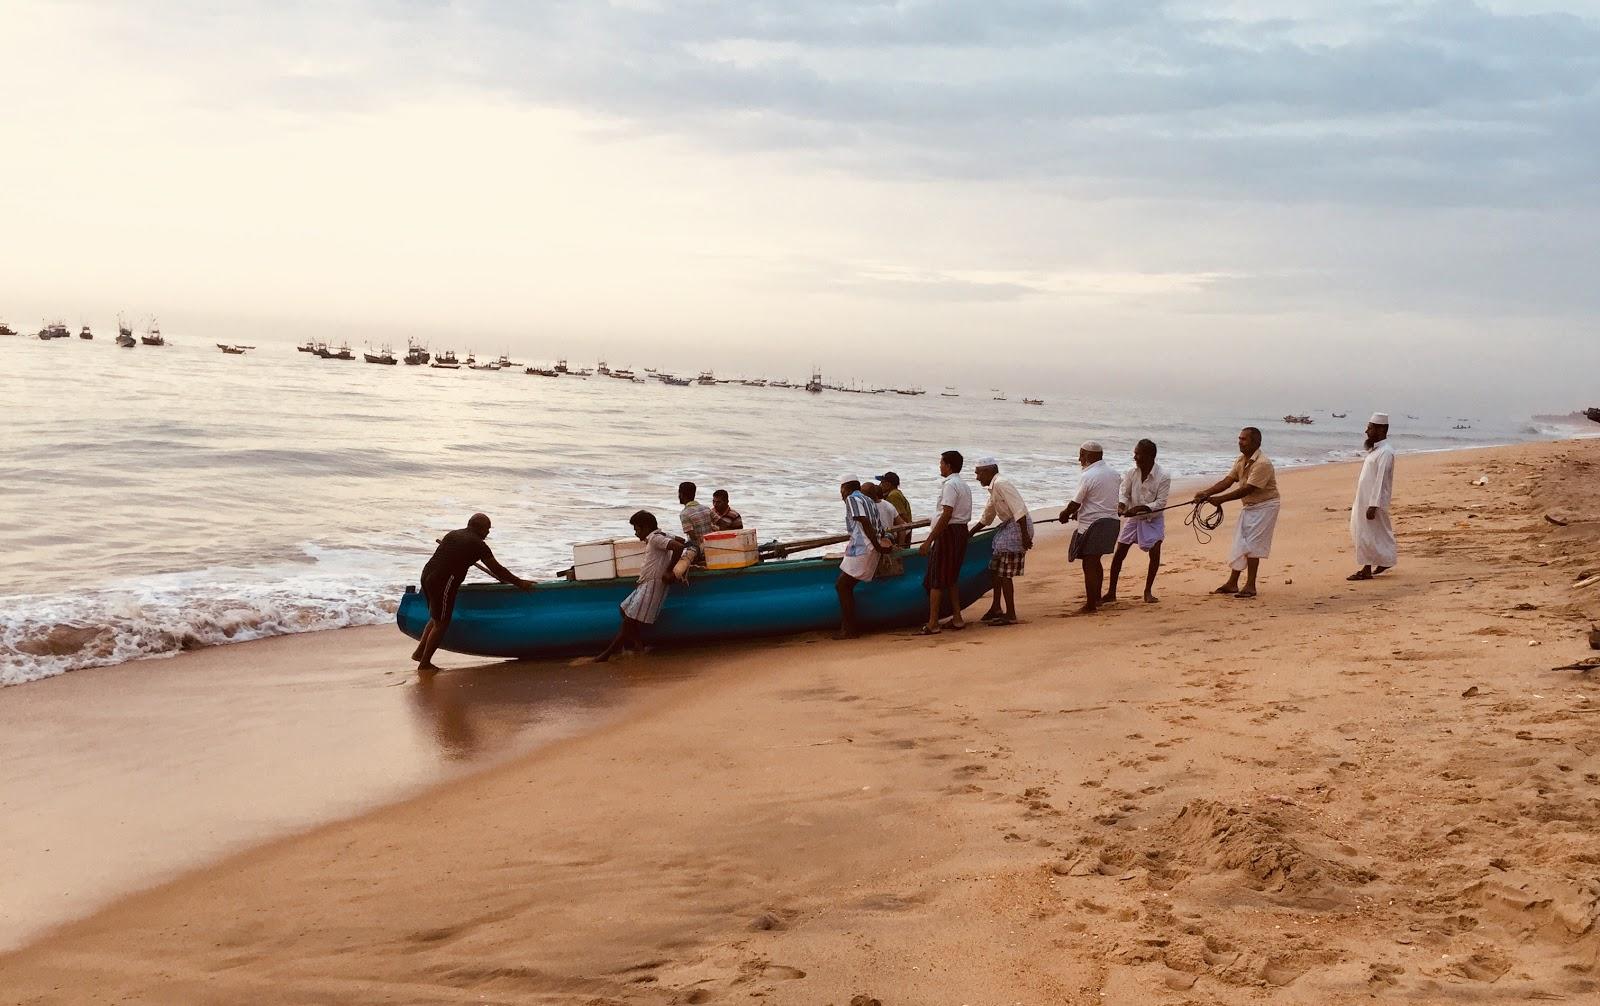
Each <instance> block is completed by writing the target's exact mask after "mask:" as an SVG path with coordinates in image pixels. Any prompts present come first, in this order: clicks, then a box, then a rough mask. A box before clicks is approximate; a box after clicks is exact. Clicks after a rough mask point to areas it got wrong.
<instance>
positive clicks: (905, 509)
mask: <svg viewBox="0 0 1600 1006" xmlns="http://www.w3.org/2000/svg"><path fill="white" fill-rule="evenodd" d="M883 498H884V499H886V500H888V501H889V503H890V505H892V506H893V507H894V510H895V513H898V514H899V515H900V519H901V520H903V521H905V522H906V523H907V524H909V523H911V501H910V500H908V499H906V494H905V493H903V492H901V491H900V490H899V489H890V490H889V491H888V492H887V493H885V494H884V497H883Z"/></svg>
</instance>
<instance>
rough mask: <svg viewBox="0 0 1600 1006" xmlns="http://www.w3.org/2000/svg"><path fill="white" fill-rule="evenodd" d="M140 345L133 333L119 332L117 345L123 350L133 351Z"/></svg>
mask: <svg viewBox="0 0 1600 1006" xmlns="http://www.w3.org/2000/svg"><path fill="white" fill-rule="evenodd" d="M138 344H139V340H138V339H135V338H134V337H133V333H132V332H129V331H126V330H122V331H118V332H117V345H119V346H121V347H122V348H123V349H132V348H133V347H135V346H137V345H138Z"/></svg>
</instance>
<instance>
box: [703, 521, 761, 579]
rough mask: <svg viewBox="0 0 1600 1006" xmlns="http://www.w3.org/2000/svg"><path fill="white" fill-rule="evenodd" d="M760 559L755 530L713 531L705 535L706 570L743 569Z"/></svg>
mask: <svg viewBox="0 0 1600 1006" xmlns="http://www.w3.org/2000/svg"><path fill="white" fill-rule="evenodd" d="M760 559H761V555H760V552H759V550H758V549H757V547H756V531H755V528H745V529H744V530H742V531H713V532H711V533H710V534H708V535H706V568H707V569H743V568H744V567H745V566H754V565H755V564H756V563H757V562H759V561H760Z"/></svg>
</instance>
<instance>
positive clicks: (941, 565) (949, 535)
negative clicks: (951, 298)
mask: <svg viewBox="0 0 1600 1006" xmlns="http://www.w3.org/2000/svg"><path fill="white" fill-rule="evenodd" d="M962 464H963V461H962V457H961V452H960V451H945V452H944V453H943V454H941V455H939V474H940V475H941V476H943V477H944V481H943V482H941V483H940V484H939V502H938V503H937V504H935V506H934V516H933V526H932V527H931V528H929V529H928V539H927V540H926V541H924V542H923V543H922V544H921V545H919V546H917V551H918V552H919V553H921V554H922V555H925V556H927V557H928V571H927V572H926V573H924V574H923V576H922V586H923V588H924V589H926V590H927V592H928V624H926V625H924V626H923V627H922V628H920V629H918V630H917V635H919V636H933V635H937V634H938V633H939V632H940V631H941V623H940V621H939V615H940V613H941V611H942V610H943V607H944V603H945V600H946V598H948V599H949V602H950V620H949V621H948V622H945V623H943V625H944V626H947V627H948V628H949V629H950V631H952V632H960V631H961V630H962V629H965V628H966V627H967V623H966V622H964V621H962V620H961V589H960V580H961V563H962V561H963V560H965V559H966V557H967V540H968V538H970V537H971V534H970V532H969V531H968V530H967V525H968V524H970V523H971V522H972V487H971V486H969V485H967V483H966V481H965V480H963V479H962V478H961V465H962Z"/></svg>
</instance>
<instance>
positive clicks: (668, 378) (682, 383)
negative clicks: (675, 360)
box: [656, 374, 694, 388]
mask: <svg viewBox="0 0 1600 1006" xmlns="http://www.w3.org/2000/svg"><path fill="white" fill-rule="evenodd" d="M656 379H657V380H658V381H660V382H661V383H662V384H670V385H672V386H673V387H674V388H687V387H688V386H689V385H690V384H692V383H694V382H692V381H690V380H689V379H688V378H687V377H673V376H672V375H671V374H657V375H656Z"/></svg>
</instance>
